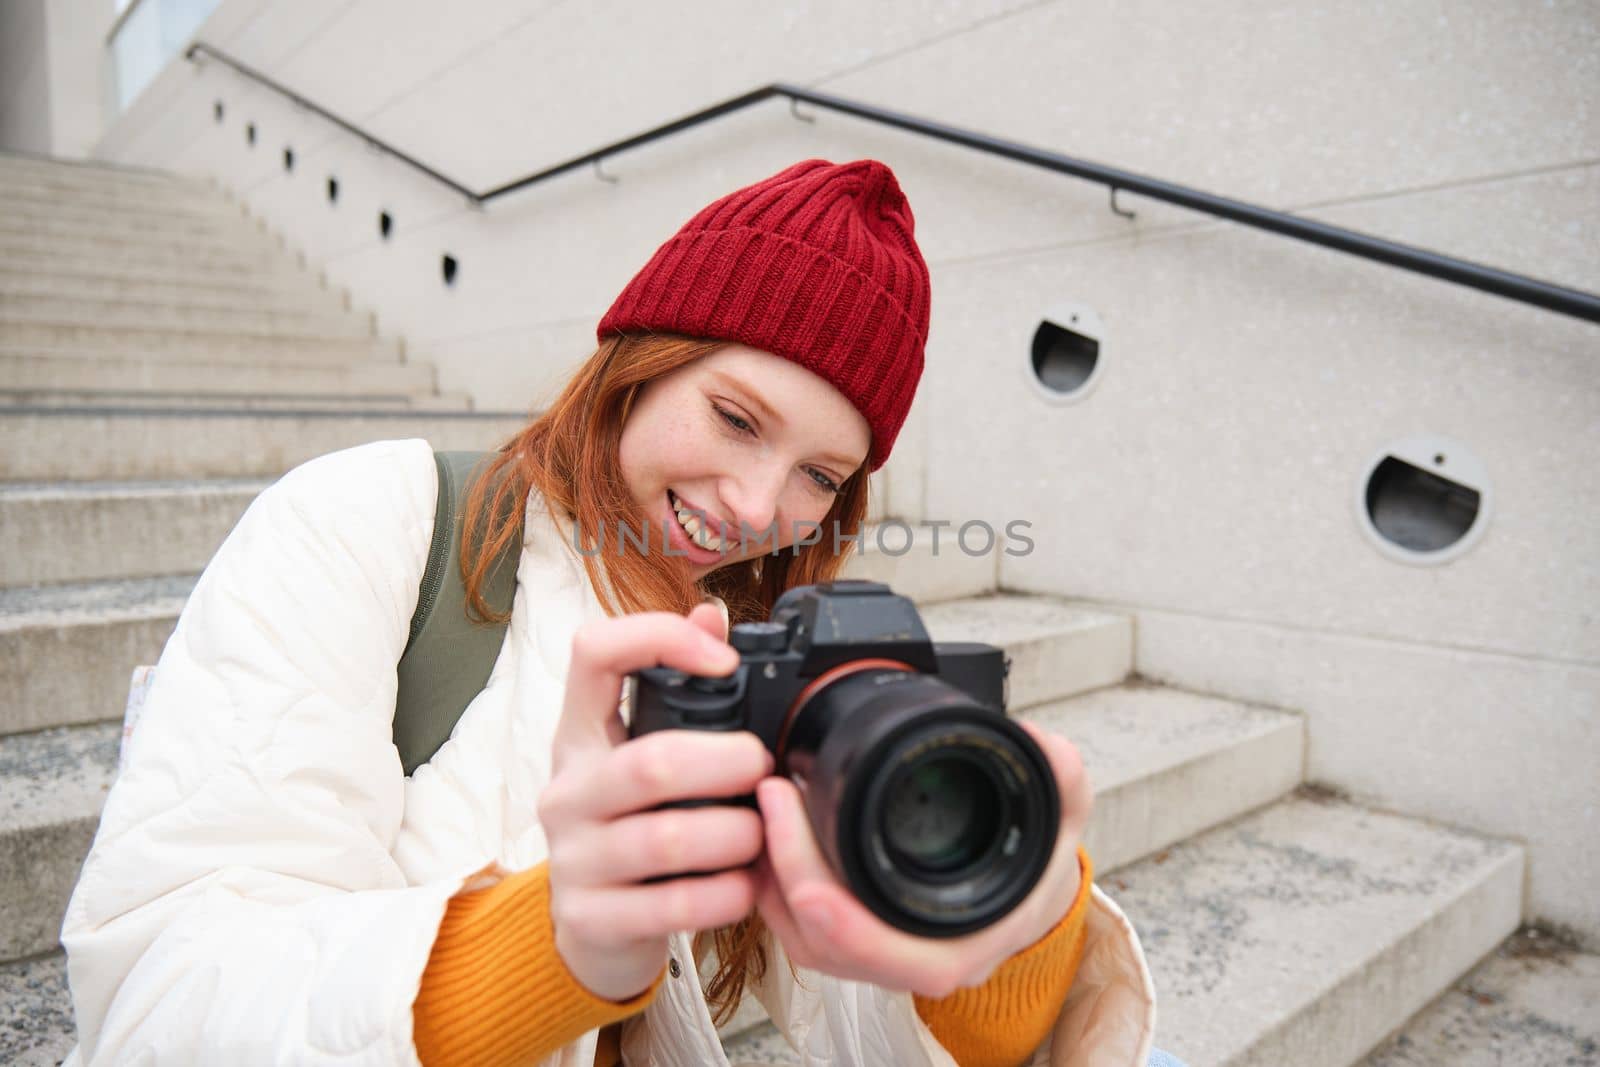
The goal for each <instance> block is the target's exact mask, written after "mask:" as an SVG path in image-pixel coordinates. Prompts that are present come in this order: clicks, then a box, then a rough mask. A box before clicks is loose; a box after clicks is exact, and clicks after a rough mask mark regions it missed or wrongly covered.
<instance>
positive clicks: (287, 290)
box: [0, 260, 349, 312]
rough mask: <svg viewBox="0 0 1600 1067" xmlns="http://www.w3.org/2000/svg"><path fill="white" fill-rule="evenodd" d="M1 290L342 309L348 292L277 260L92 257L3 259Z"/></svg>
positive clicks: (21, 293)
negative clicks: (263, 267) (125, 261)
mask: <svg viewBox="0 0 1600 1067" xmlns="http://www.w3.org/2000/svg"><path fill="white" fill-rule="evenodd" d="M0 293H6V294H7V295H11V296H16V297H26V296H46V297H84V298H87V299H91V300H130V301H141V302H147V303H148V302H160V303H185V304H193V305H196V306H201V307H206V306H217V307H263V308H276V307H284V308H305V309H306V310H323V311H330V312H339V311H344V310H346V308H347V307H348V304H349V299H348V295H347V294H346V293H345V292H344V291H343V290H337V289H329V288H327V287H326V286H324V285H323V284H322V282H321V280H320V279H319V278H318V277H317V276H316V275H314V274H312V273H310V272H308V271H305V270H302V269H300V268H299V267H296V266H293V265H292V264H291V265H288V266H285V265H283V264H279V265H278V266H276V267H274V268H273V269H272V270H270V271H266V272H263V273H260V274H225V273H205V272H201V271H184V270H176V269H174V270H153V269H152V270H143V269H139V268H138V267H136V266H135V267H123V268H119V267H117V266H116V265H115V264H101V263H94V262H89V261H77V262H56V263H53V264H52V263H44V262H36V261H33V260H27V261H21V260H19V261H17V262H15V263H0Z"/></svg>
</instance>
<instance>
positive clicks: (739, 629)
mask: <svg viewBox="0 0 1600 1067" xmlns="http://www.w3.org/2000/svg"><path fill="white" fill-rule="evenodd" d="M728 643H729V644H730V645H732V646H733V647H734V649H735V650H736V651H738V652H739V653H741V654H747V653H751V652H782V651H783V650H784V649H785V648H787V647H788V645H789V628H788V627H787V626H785V625H784V624H783V623H781V622H741V623H740V624H739V625H737V626H735V627H734V628H733V630H732V632H730V633H729V634H728Z"/></svg>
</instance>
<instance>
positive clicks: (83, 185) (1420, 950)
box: [0, 157, 1524, 1067]
mask: <svg viewBox="0 0 1600 1067" xmlns="http://www.w3.org/2000/svg"><path fill="white" fill-rule="evenodd" d="M0 214H3V216H4V218H5V221H4V223H3V224H0V253H4V254H0V262H4V264H5V266H4V267H3V268H0V368H3V373H0V440H3V442H4V443H3V446H0V455H3V456H4V457H5V459H4V461H3V463H4V469H3V473H0V480H3V482H4V484H0V693H3V694H4V696H3V697H0V961H10V962H0V1060H3V1061H8V1062H11V1061H15V1062H24V1063H34V1062H37V1063H54V1062H55V1057H59V1056H60V1055H62V1054H64V1052H65V1051H66V1049H67V1048H68V1047H70V1045H71V1043H72V1037H71V1032H70V1027H71V1015H70V1005H69V1003H68V1001H67V999H66V989H65V983H64V979H63V977H62V975H63V965H62V959H61V956H60V952H59V947H58V944H57V934H58V929H59V925H60V917H61V914H62V911H63V908H64V906H65V902H66V899H67V896H68V894H69V893H70V890H71V886H72V884H73V882H74V881H75V879H76V877H77V872H78V868H79V865H80V863H81V862H82V858H83V856H84V854H85V852H86V851H87V848H88V846H89V843H90V840H91V839H92V836H93V832H94V827H95V825H96V821H97V819H98V814H99V810H100V806H101V804H102V802H103V799H104V796H105V792H106V790H107V788H108V787H109V784H110V781H111V777H112V773H113V768H114V766H115V762H116V754H117V746H118V741H119V727H118V723H117V721H116V720H117V718H118V717H119V716H120V713H121V709H122V701H123V697H124V695H125V692H126V687H127V682H128V673H129V670H130V668H131V667H132V666H134V665H135V664H138V663H150V662H154V660H155V658H156V656H157V654H158V653H159V650H160V647H161V644H162V641H163V640H164V639H165V637H166V635H167V634H168V633H169V632H170V630H171V627H172V624H173V621H174V619H175V618H176V616H177V613H178V611H179V609H180V608H181V606H182V604H183V600H184V597H185V596H186V595H187V593H188V590H189V589H190V587H191V586H192V583H193V580H194V575H195V574H196V573H197V572H198V570H199V569H200V568H201V567H202V566H203V565H204V563H205V561H206V560H207V558H208V557H209V556H210V554H211V552H212V551H213V550H214V549H215V547H216V545H217V543H218V542H219V541H220V540H221V539H222V537H223V536H224V535H225V534H226V532H227V530H228V529H229V527H230V526H231V524H232V523H233V522H234V521H235V519H236V518H237V516H238V514H239V513H240V512H241V511H242V510H243V508H244V506H245V505H246V504H247V503H248V502H249V500H250V499H251V498H252V497H253V496H254V494H255V493H256V492H258V491H259V490H260V489H261V487H263V486H264V485H266V484H267V483H268V482H269V481H270V480H271V479H272V478H273V477H274V476H276V475H278V474H280V473H281V472H282V471H283V470H285V469H286V468H287V467H289V466H291V465H292V464H294V463H296V462H299V461H300V460H303V459H306V458H309V457H311V456H313V455H316V454H319V453H321V452H325V451H328V450H331V449H334V448H338V447H343V446H345V445H350V444H354V443H357V442H359V441H364V440H372V439H376V438H380V437H396V436H424V437H427V438H429V439H430V440H432V441H433V442H434V443H435V444H436V445H440V446H451V447H483V446H485V445H487V444H489V443H490V442H492V441H493V440H495V439H496V438H497V437H499V436H501V435H503V434H504V433H505V432H507V431H508V430H509V429H510V428H512V427H513V426H514V425H516V423H517V422H518V421H519V420H518V419H516V418H511V417H505V416H491V415H482V414H479V413H474V412H471V411H470V410H466V407H465V405H464V404H463V403H460V402H450V401H449V400H448V398H441V397H439V396H438V395H437V394H436V393H435V392H434V388H433V380H432V376H431V374H430V373H429V372H428V370H427V368H420V367H416V366H414V365H409V364H406V363H405V362H403V359H402V353H401V350H400V347H399V346H398V345H397V344H395V343H393V342H385V341H383V340H381V339H379V338H377V337H375V336H373V335H372V328H371V321H370V318H367V317H364V316H359V315H356V314H355V313H353V312H351V311H349V310H348V309H347V308H346V307H345V306H344V302H343V301H342V300H340V299H339V298H338V297H336V296H334V295H332V294H330V293H329V292H328V291H327V290H325V289H323V288H322V287H320V286H319V285H318V284H317V283H316V282H315V280H314V279H312V278H310V277H308V276H307V275H306V274H305V273H304V272H303V271H300V270H299V269H298V268H297V267H296V265H295V264H294V262H293V257H292V256H289V255H287V254H286V253H285V252H284V251H283V250H282V249H281V248H277V247H275V246H274V243H273V242H272V241H271V240H270V239H269V238H268V237H267V236H266V235H264V234H263V233H261V232H260V230H259V229H258V228H256V227H254V226H253V225H252V224H251V223H250V222H249V220H248V219H247V218H246V217H245V216H244V215H242V214H241V213H240V212H239V211H238V210H236V209H233V208H231V207H230V206H229V204H228V203H227V202H226V201H225V200H224V199H223V198H222V197H220V196H219V195H217V194H216V193H215V192H212V191H210V190H208V189H207V188H206V187H204V186H201V185H197V184H194V183H192V182H187V181H183V180H179V179H174V178H170V177H167V176H163V175H156V174H145V173H129V172H125V171H112V170H109V169H106V168H100V167H92V166H67V165H60V164H50V163H43V162H37V161H30V160H19V159H14V158H7V157H0ZM949 540H950V539H949V537H948V535H947V536H946V538H945V541H944V543H943V544H942V545H941V546H940V549H941V550H940V551H938V552H937V553H936V552H935V551H934V549H933V545H932V542H931V539H930V538H929V537H928V536H927V532H926V531H923V533H922V534H921V535H920V536H919V538H918V540H917V541H916V543H915V545H914V547H913V549H912V551H911V552H909V553H908V554H906V555H904V556H901V557H890V556H886V555H883V554H881V553H878V554H868V555H866V556H863V557H859V558H857V559H856V560H854V561H853V562H852V564H851V570H850V573H851V574H853V575H855V576H860V577H874V578H878V579H880V580H884V581H888V582H889V583H890V584H892V585H893V586H894V587H895V588H896V589H897V590H898V591H900V592H903V593H906V594H908V595H911V596H913V597H915V598H916V599H917V600H918V602H919V603H920V604H922V605H923V606H924V608H925V618H926V621H927V623H928V625H929V628H930V630H931V631H932V632H933V633H934V635H935V636H936V637H937V638H939V639H949V640H982V641H989V642H992V643H995V644H998V645H1002V646H1003V647H1004V648H1005V649H1006V650H1007V653H1008V655H1009V656H1010V658H1011V661H1012V664H1013V666H1012V674H1011V681H1010V691H1011V702H1012V707H1013V711H1014V712H1015V713H1016V714H1018V715H1020V716H1024V717H1027V718H1032V719H1034V720H1036V721H1038V722H1041V723H1043V724H1046V725H1048V726H1049V727H1051V728H1053V729H1056V730H1059V731H1061V732H1063V733H1065V734H1067V735H1068V736H1070V737H1072V738H1073V739H1074V740H1075V741H1076V742H1077V744H1078V745H1079V747H1080V748H1081V749H1082V750H1083V753H1084V756H1085V759H1086V761H1087V763H1088V765H1089V767H1090V770H1091V774H1092V776H1093V779H1094V781H1095V784H1096V789H1097V804H1096V812H1095V817H1094V822H1093V826H1092V828H1091V831H1090V835H1089V840H1088V845H1089V848H1090V849H1091V851H1092V852H1093V854H1094V856H1095V859H1096V863H1097V867H1098V870H1099V879H1100V881H1101V883H1102V885H1104V886H1105V887H1106V888H1107V889H1108V890H1109V891H1110V892H1111V893H1112V895H1113V896H1114V897H1116V898H1117V899H1118V901H1119V902H1120V903H1121V905H1122V906H1123V907H1124V909H1125V910H1126V911H1127V912H1128V913H1129V915H1130V916H1131V917H1132V918H1133V920H1134V921H1135V922H1136V923H1137V924H1138V926H1139V928H1140V930H1141V932H1142V935H1143V938H1144V942H1145V947H1146V950H1147V952H1148V954H1149V957H1150V960H1151V965H1152V968H1153V970H1154V972H1155V975H1156V982H1157V987H1158V994H1159V1010H1160V1015H1161V1024H1160V1029H1159V1032H1158V1043H1159V1044H1160V1045H1161V1046H1162V1047H1164V1048H1167V1049H1168V1050H1170V1051H1172V1052H1174V1053H1175V1054H1177V1055H1179V1056H1181V1057H1182V1058H1184V1059H1185V1060H1187V1061H1188V1062H1189V1063H1190V1064H1191V1065H1193V1067H1202V1065H1212V1064H1226V1065H1241V1067H1242V1065H1246V1064H1249V1065H1257V1064H1261V1065H1266V1064H1273V1065H1281V1064H1296V1065H1307V1067H1314V1065H1326V1067H1346V1065H1349V1064H1353V1063H1356V1062H1358V1061H1359V1060H1360V1059H1361V1058H1362V1057H1363V1056H1364V1055H1366V1053H1367V1052H1368V1050H1370V1049H1372V1048H1373V1047H1374V1046H1375V1045H1377V1044H1378V1043H1379V1042H1380V1041H1381V1040H1382V1039H1383V1038H1384V1037H1386V1036H1387V1035H1389V1034H1390V1033H1392V1032H1393V1031H1395V1030H1396V1029H1397V1028H1398V1027H1400V1026H1401V1025H1402V1024H1404V1023H1405V1022H1406V1020H1407V1019H1409V1018H1411V1017H1412V1016H1413V1015H1414V1014H1415V1013H1417V1012H1418V1011H1419V1010H1421V1009H1422V1008H1423V1007H1424V1006H1425V1005H1427V1004H1428V1003H1429V1002H1430V1001H1431V1000H1433V998H1435V997H1436V996H1438V995H1439V994H1440V993H1442V992H1443V991H1444V990H1445V989H1446V988H1447V987H1448V986H1449V985H1450V983H1452V982H1453V981H1454V980H1455V979H1456V978H1457V977H1459V976H1460V975H1462V974H1463V973H1465V972H1466V971H1467V970H1468V969H1469V968H1470V967H1471V966H1472V965H1473V964H1474V963H1475V962H1476V961H1477V960H1479V959H1480V958H1482V957H1484V956H1485V955H1487V954H1488V953H1490V952H1491V951H1492V950H1493V949H1494V948H1495V947H1496V945H1498V944H1500V943H1501V942H1502V940H1504V939H1505V938H1506V937H1507V936H1508V935H1509V934H1511V933H1512V931H1513V930H1514V929H1515V928H1516V927H1517V924H1518V922H1519V919H1520V915H1521V894H1522V869H1523V862H1524V860H1523V854H1522V850H1521V849H1520V848H1519V847H1517V846H1516V845H1513V844H1510V843H1506V842H1501V841H1494V840H1488V839H1484V838H1481V837H1477V836H1474V835H1471V834H1466V833H1462V832H1458V831H1455V830H1451V829H1448V828H1444V827H1437V826H1431V825H1427V824H1424V823H1421V822H1418V821H1416V820H1411V819H1406V818H1403V817H1399V816H1395V815H1391V814H1385V813H1379V812H1374V811H1369V810H1366V809H1363V808H1362V807H1360V806H1358V805H1355V804H1352V803H1350V802H1348V801H1345V800H1342V799H1340V798H1339V797H1337V796H1334V795H1331V794H1329V793H1328V792H1327V791H1325V790H1321V789H1317V788H1314V787H1311V786H1308V785H1307V784H1306V783H1305V782H1304V779H1303V766H1304V759H1303V754H1304V749H1305V745H1306V729H1305V723H1304V721H1303V719H1302V717H1301V716H1299V715H1297V714H1295V713H1293V712H1292V711H1285V710H1282V709H1275V708H1262V707H1252V706H1248V705H1244V704H1239V703H1237V702H1233V701H1229V700H1221V699H1216V698H1214V697H1209V696H1206V695H1204V694H1199V693H1189V692H1183V691H1181V690H1178V689H1174V688H1170V687H1164V686H1156V685H1151V684H1149V683H1147V682H1145V681H1143V680H1141V679H1140V678H1139V676H1138V675H1137V673H1136V664H1135V662H1134V627H1135V625H1136V620H1135V619H1133V618H1130V617H1126V616H1120V615H1115V614H1109V613H1106V612H1104V611H1101V610H1097V609H1095V608H1092V607H1089V606H1086V605H1081V604H1075V603H1072V602H1070V601H1064V600H1058V599H1052V598H1042V597H1027V596H1015V595H1006V594H1004V593H1002V592H1000V591H998V590H997V588H996V581H995V573H996V572H995V563H994V559H993V558H992V557H986V558H978V559H974V558H972V557H968V556H966V555H965V554H963V553H961V552H960V551H959V550H954V549H953V548H952V546H951V545H950V543H949ZM862 543H863V544H865V545H871V544H873V543H874V539H873V538H871V537H866V538H863V542H862ZM895 543H896V544H898V538H896V539H895ZM725 1033H726V1035H727V1038H728V1041H729V1046H730V1052H732V1053H733V1055H734V1059H735V1062H737V1061H738V1060H739V1058H740V1057H741V1056H742V1057H745V1058H748V1059H764V1060H765V1061H766V1062H774V1063H786V1062H792V1063H798V1062H799V1061H798V1059H797V1058H796V1057H794V1056H793V1054H792V1053H790V1052H789V1051H788V1050H787V1049H786V1048H785V1047H783V1046H782V1042H781V1039H778V1038H777V1037H776V1035H775V1034H774V1033H773V1032H772V1030H771V1027H770V1025H769V1024H766V1023H765V1022H764V1021H763V1020H762V1019H761V1018H760V1016H759V1013H758V1012H757V1011H755V1010H754V1009H751V1008H748V1007H747V1008H746V1009H745V1010H743V1011H741V1013H740V1017H739V1018H738V1019H736V1020H735V1021H734V1023H732V1024H730V1025H729V1026H728V1027H727V1028H726V1029H725Z"/></svg>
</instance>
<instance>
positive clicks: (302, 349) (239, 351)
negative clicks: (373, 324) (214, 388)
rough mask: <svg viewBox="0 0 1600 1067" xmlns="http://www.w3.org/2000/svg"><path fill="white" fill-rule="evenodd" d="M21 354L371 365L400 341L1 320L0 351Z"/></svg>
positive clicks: (387, 357)
mask: <svg viewBox="0 0 1600 1067" xmlns="http://www.w3.org/2000/svg"><path fill="white" fill-rule="evenodd" d="M19 352H49V353H54V352H60V353H69V352H70V353H77V354H82V355H93V356H98V357H105V356H123V357H127V356H132V355H134V354H135V353H161V354H162V355H165V356H167V357H168V358H173V359H190V360H199V359H214V360H217V361H220V362H228V363H259V364H273V363H278V362H283V363H301V364H306V363H329V362H331V363H372V362H381V361H388V362H398V361H399V360H400V342H399V340H398V339H395V338H387V337H373V336H370V335H368V336H352V335H350V334H344V335H322V336H317V335H314V334H310V333H295V334H289V333H286V332H285V333H279V334H277V335H273V334H269V333H258V332H254V331H244V330H200V329H156V328H153V327H138V326H96V325H90V324H84V323H74V322H0V355H9V354H14V353H19Z"/></svg>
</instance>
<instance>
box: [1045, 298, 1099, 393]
mask: <svg viewBox="0 0 1600 1067" xmlns="http://www.w3.org/2000/svg"><path fill="white" fill-rule="evenodd" d="M1104 337H1105V329H1104V327H1103V325H1102V324H1101V322H1100V316H1098V315H1096V314H1095V313H1094V311H1093V310H1091V309H1089V308H1086V307H1081V306H1070V305H1069V306H1066V307H1062V308H1057V309H1055V310H1053V311H1051V312H1050V313H1049V314H1046V315H1044V316H1043V317H1041V318H1040V320H1039V325H1038V326H1037V327H1035V328H1034V331H1033V341H1032V343H1031V344H1030V345H1029V348H1028V361H1027V363H1026V365H1025V369H1026V371H1027V374H1028V380H1029V381H1031V382H1032V383H1033V385H1034V388H1035V389H1036V390H1037V391H1038V392H1039V394H1040V395H1041V396H1043V397H1044V398H1045V399H1047V400H1050V401H1053V402H1062V401H1073V400H1081V399H1082V398H1083V397H1085V396H1087V395H1088V394H1089V392H1090V391H1091V390H1092V389H1093V387H1094V384H1095V382H1096V381H1097V380H1098V379H1099V376H1100V368H1101V365H1102V364H1103V362H1104V360H1103V359H1102V358H1101V357H1102V351H1101V346H1102V342H1103V340H1104Z"/></svg>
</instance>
